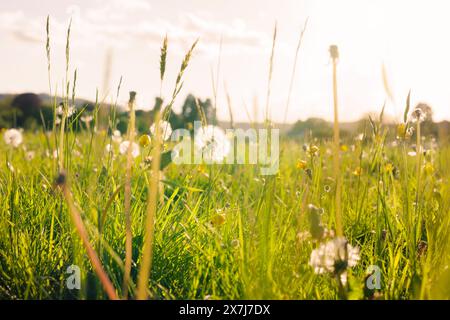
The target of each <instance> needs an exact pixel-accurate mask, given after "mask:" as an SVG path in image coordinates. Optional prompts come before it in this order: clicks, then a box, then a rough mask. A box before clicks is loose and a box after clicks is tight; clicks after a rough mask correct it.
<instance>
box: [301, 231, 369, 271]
mask: <svg viewBox="0 0 450 320" xmlns="http://www.w3.org/2000/svg"><path fill="white" fill-rule="evenodd" d="M359 259H360V256H359V248H357V247H353V246H352V245H350V244H349V243H348V241H347V239H345V238H343V237H338V238H334V239H332V240H330V241H328V242H326V243H323V244H321V245H320V246H319V247H318V248H317V249H315V250H313V251H312V252H311V256H310V260H309V264H310V266H312V267H313V269H314V272H315V273H317V274H322V273H333V274H336V275H339V276H340V275H341V274H343V273H345V272H346V270H347V268H349V267H350V268H351V267H354V266H356V264H357V263H358V261H359Z"/></svg>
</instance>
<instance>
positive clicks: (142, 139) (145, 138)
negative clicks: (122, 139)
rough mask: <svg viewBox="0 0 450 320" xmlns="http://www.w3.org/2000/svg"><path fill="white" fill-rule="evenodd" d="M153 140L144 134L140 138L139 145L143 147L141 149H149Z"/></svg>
mask: <svg viewBox="0 0 450 320" xmlns="http://www.w3.org/2000/svg"><path fill="white" fill-rule="evenodd" d="M150 142H151V139H150V136H149V135H148V134H143V135H142V136H141V137H140V138H139V144H140V145H141V147H144V148H145V147H147V146H149V145H150Z"/></svg>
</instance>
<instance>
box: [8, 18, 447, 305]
mask: <svg viewBox="0 0 450 320" xmlns="http://www.w3.org/2000/svg"><path fill="white" fill-rule="evenodd" d="M48 26H49V20H47V35H49V27H48ZM276 32H277V29H276V26H275V28H274V34H273V43H272V51H271V56H270V63H269V78H268V88H267V89H268V90H267V98H266V100H267V101H266V107H265V112H266V120H269V118H270V112H269V110H270V101H269V100H270V82H271V74H272V68H273V62H272V61H273V56H274V48H275V43H276ZM67 34H68V39H67V51H66V56H67V61H66V62H67V65H66V79H65V80H66V83H65V84H64V85H63V86H62V89H63V90H62V91H64V95H65V99H64V109H67V108H68V105H69V101H70V100H69V87H70V84H69V80H68V78H67V74H68V70H69V65H68V64H69V51H68V49H69V35H70V26H69V29H68V33H67ZM169 44H170V43H169V42H168V38H167V37H166V38H165V39H164V42H163V46H162V50H161V60H160V66H161V74H160V78H161V88H162V83H163V79H164V73H165V66H166V55H167V50H168V48H169V47H170V45H169ZM196 44H197V41H196V42H195V43H194V44H193V45H192V46H191V48H190V50H189V51H188V53H187V54H186V56H185V58H184V60H183V62H182V64H181V67H180V71H179V74H178V76H177V78H176V83H175V87H174V90H173V93H172V94H171V96H170V99H169V102H168V103H167V104H166V107H165V108H164V109H163V112H162V114H161V117H162V119H167V118H168V116H169V115H170V109H171V107H172V105H173V103H174V101H175V99H176V97H177V96H178V94H179V92H180V90H181V88H182V86H183V79H182V77H183V74H184V72H185V71H186V70H187V67H188V64H189V60H190V59H191V58H192V55H193V51H194V48H195V46H196ZM299 47H300V45H299ZM46 48H47V54H48V59H49V60H48V70H49V73H50V70H51V68H50V65H51V64H50V42H49V36H47V43H46ZM296 54H297V53H296ZM295 61H296V59H295ZM333 62H334V63H333V65H334V68H335V66H336V63H335V62H336V61H335V59H334V61H333ZM294 70H295V67H294ZM334 71H335V70H334ZM217 72H219V70H217ZM334 76H335V72H334ZM75 79H76V73H75V74H74V80H73V82H74V83H73V85H72V87H73V90H72V100H73V99H74V96H75ZM334 79H335V80H334V84H335V86H334V91H335V95H336V100H335V103H336V104H335V107H336V111H337V89H336V85H337V83H336V78H334ZM49 81H50V80H49ZM121 82H122V81H120V83H121ZM218 86H219V85H218V81H216V85H215V87H216V89H215V90H217V88H218ZM119 90H120V84H119V88H118V91H119ZM57 91H58V90H55V96H56V93H57ZM160 91H162V90H160ZM117 95H118V93H117ZM227 95H228V93H227ZM160 96H161V98H162V93H160ZM407 100H408V102H407V108H406V111H405V119H404V120H405V122H406V121H407V114H408V111H409V100H410V98H409V96H408V99H407ZM97 101H98V99H97ZM230 103H231V102H230ZM100 105H101V104H100V103H96V108H95V113H94V120H93V122H94V123H93V124H92V125H93V128H97V121H99V119H98V117H97V114H98V109H99V108H100ZM198 107H199V106H198ZM115 108H116V106H114V107H113V108H112V110H111V114H110V121H109V128H108V130H105V129H102V128H97V130H93V128H92V127H87V128H84V129H82V130H81V131H76V130H73V127H72V126H73V121H71V120H70V119H68V118H67V117H66V116H65V115H64V113H63V119H62V122H61V126H60V127H59V128H58V129H53V131H52V132H50V133H47V132H33V133H32V132H25V133H24V143H23V144H22V145H21V146H20V147H19V148H12V147H10V146H8V145H6V144H5V143H3V142H1V143H0V154H1V159H0V160H1V165H0V298H1V299H74V298H75V299H107V298H110V299H116V298H122V299H126V298H131V299H145V298H147V297H151V298H154V299H343V298H344V299H431V298H438V299H449V298H450V290H449V287H448V283H450V269H449V263H450V235H449V230H450V184H449V182H448V181H449V178H450V168H449V166H450V147H449V146H447V145H437V146H436V145H435V144H434V143H433V142H432V140H431V138H430V137H424V139H423V140H422V138H421V135H420V124H417V125H416V136H415V137H413V138H412V139H414V138H416V139H417V140H416V144H417V145H418V146H422V148H423V149H424V150H426V152H425V154H423V155H421V154H420V153H419V154H418V155H416V156H410V155H408V152H409V151H410V150H411V148H412V146H413V140H412V139H407V138H406V137H405V135H404V134H403V136H402V135H400V137H399V139H398V141H388V140H387V139H386V137H387V130H388V128H387V127H384V126H383V124H382V123H383V121H382V118H383V116H382V115H383V111H382V112H381V115H380V118H379V119H378V121H374V120H373V119H370V122H371V126H372V128H371V131H369V128H368V130H366V131H367V132H363V134H364V135H363V139H359V138H356V137H354V138H348V139H347V140H346V141H343V140H342V139H335V140H334V141H332V140H330V141H328V140H318V139H316V138H314V137H310V136H308V137H307V138H305V139H304V140H302V141H298V140H291V139H284V138H283V139H282V140H281V142H280V169H279V172H278V173H277V174H276V175H273V176H261V175H260V174H259V172H260V171H259V168H258V166H257V165H212V166H209V167H205V165H204V164H196V165H183V166H177V165H174V164H171V165H169V166H167V167H166V168H165V169H163V171H162V172H160V170H159V168H160V156H161V163H162V161H163V159H162V156H163V155H164V154H163V153H162V152H163V151H165V148H167V146H166V145H162V144H161V143H160V142H159V141H160V139H158V136H159V135H160V134H161V133H159V132H158V130H157V133H156V137H154V139H152V140H153V143H152V144H150V145H148V146H145V147H144V146H140V151H141V152H140V155H139V156H138V157H136V158H133V157H132V156H131V149H129V150H128V152H127V153H126V154H123V155H122V154H120V153H119V152H118V144H117V143H114V142H113V141H112V138H111V136H110V134H109V133H108V132H111V131H112V130H114V129H115V126H114V123H115V119H114V118H115ZM54 110H55V111H56V98H55V105H54ZM130 110H131V112H130V123H131V126H130V127H131V130H130V132H129V133H128V137H129V140H131V141H136V139H135V137H134V130H133V123H134V115H133V114H134V112H133V99H132V98H131V97H130ZM200 110H201V108H200ZM330 110H332V109H331V108H330ZM201 114H202V113H201ZM230 118H232V115H231V114H230ZM205 121H206V120H205V119H203V117H202V122H203V124H206V123H205ZM231 123H232V120H231ZM337 125H338V122H337V121H336V127H335V130H336V132H335V137H336V136H337V137H338V134H339V128H338V126H337ZM54 127H55V128H56V126H54ZM157 127H158V126H157ZM404 129H406V126H405V128H404ZM57 130H58V131H57ZM155 138H156V139H155ZM2 141H3V140H2ZM107 144H111V145H112V147H113V151H112V152H107V151H106V146H107ZM303 144H306V145H308V147H307V148H303V147H302V145H303ZM29 150H33V151H35V157H34V158H33V159H27V156H26V155H27V151H29ZM54 150H59V152H57V154H56V157H54V156H53V154H54V152H53V151H54ZM418 150H420V148H419V149H418ZM148 155H151V161H150V162H151V163H150V164H149V158H148V157H147V156H148ZM336 160H337V161H336ZM55 178H56V183H55V182H54V181H55ZM336 189H337V190H336ZM336 194H337V196H336ZM310 204H312V205H314V206H310ZM311 208H315V209H311ZM333 230H337V233H338V234H337V235H338V236H341V235H343V236H345V238H346V239H347V241H348V242H349V243H350V244H351V245H352V246H354V247H358V248H359V250H360V253H359V255H360V258H361V259H360V261H359V262H358V264H357V265H356V266H355V267H353V268H351V269H348V281H347V283H345V284H343V283H342V282H341V280H339V277H335V275H333V274H316V273H315V272H314V269H313V268H312V267H311V266H310V265H309V262H310V256H311V253H312V251H313V250H314V249H317V248H318V247H319V246H320V244H321V243H322V242H323V241H324V240H327V239H328V240H329V239H330V238H333V235H332V233H333ZM319 238H321V239H319ZM71 265H77V266H79V267H80V270H81V276H82V279H81V289H80V290H69V289H68V288H67V286H66V280H67V278H68V276H69V274H68V273H67V272H66V270H67V268H68V267H69V266H71ZM371 266H377V267H378V268H379V270H380V271H381V289H379V290H372V289H368V287H367V286H366V280H367V279H368V277H369V276H371V274H370V273H367V270H373V267H371ZM337 279H338V280H337Z"/></svg>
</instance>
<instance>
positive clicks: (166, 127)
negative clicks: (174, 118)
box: [150, 120, 172, 141]
mask: <svg viewBox="0 0 450 320" xmlns="http://www.w3.org/2000/svg"><path fill="white" fill-rule="evenodd" d="M158 127H159V134H160V135H161V137H162V139H163V140H164V141H166V140H169V139H170V137H171V136H172V126H171V125H170V123H169V122H167V121H163V120H161V121H159V122H158ZM150 133H151V134H152V136H153V137H154V136H155V135H156V123H153V124H152V125H151V127H150Z"/></svg>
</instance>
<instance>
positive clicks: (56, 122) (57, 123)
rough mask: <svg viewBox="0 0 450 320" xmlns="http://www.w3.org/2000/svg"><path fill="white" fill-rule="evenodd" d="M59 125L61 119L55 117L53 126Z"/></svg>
mask: <svg viewBox="0 0 450 320" xmlns="http://www.w3.org/2000/svg"><path fill="white" fill-rule="evenodd" d="M60 123H61V118H60V117H56V119H55V124H56V125H59V124H60Z"/></svg>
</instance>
